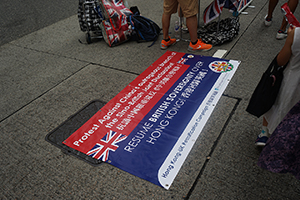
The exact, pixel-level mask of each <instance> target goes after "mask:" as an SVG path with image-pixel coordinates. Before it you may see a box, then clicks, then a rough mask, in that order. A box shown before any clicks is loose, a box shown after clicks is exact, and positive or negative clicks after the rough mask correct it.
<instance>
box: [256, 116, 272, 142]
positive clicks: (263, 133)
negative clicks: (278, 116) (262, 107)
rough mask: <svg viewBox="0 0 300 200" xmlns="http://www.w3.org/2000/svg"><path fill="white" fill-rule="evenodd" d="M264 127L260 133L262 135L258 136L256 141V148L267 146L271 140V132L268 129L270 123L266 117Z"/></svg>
mask: <svg viewBox="0 0 300 200" xmlns="http://www.w3.org/2000/svg"><path fill="white" fill-rule="evenodd" d="M262 125H263V127H262V130H261V132H260V134H259V135H258V136H257V139H256V141H255V145H256V146H265V145H266V142H267V141H268V138H269V130H268V128H267V126H268V122H267V120H266V118H265V117H263V124H262Z"/></svg>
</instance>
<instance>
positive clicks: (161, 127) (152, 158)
mask: <svg viewBox="0 0 300 200" xmlns="http://www.w3.org/2000/svg"><path fill="white" fill-rule="evenodd" d="M171 62H174V63H181V64H185V65H190V67H189V68H188V70H186V72H185V73H184V74H183V75H182V76H181V77H180V78H179V79H178V80H177V82H176V83H175V84H173V86H172V87H171V88H170V89H169V90H168V92H166V93H165V94H164V96H163V97H162V98H161V99H160V100H159V102H158V103H157V104H156V105H155V106H154V107H153V108H152V109H151V111H150V112H149V113H148V114H146V115H145V117H144V118H143V120H142V121H141V122H140V123H139V124H138V125H137V126H136V128H135V129H134V130H133V131H132V132H131V133H130V135H129V136H128V137H127V138H126V140H124V141H123V142H121V143H120V144H119V148H118V150H117V151H116V152H113V153H111V154H110V160H109V161H108V162H109V163H110V164H112V165H114V166H116V167H118V168H120V169H122V170H125V171H127V172H129V173H132V174H134V175H136V176H138V177H141V178H143V179H146V180H148V181H150V182H152V183H154V184H157V185H160V186H162V187H165V188H169V187H170V184H171V182H170V183H169V184H167V185H162V184H161V183H160V181H159V178H158V177H159V176H160V179H164V178H166V179H167V178H169V176H170V175H169V174H170V172H171V171H172V170H173V168H174V166H175V162H176V161H177V158H178V157H180V156H182V155H181V151H180V150H179V151H177V153H176V154H175V155H174V157H173V158H172V160H171V161H170V164H169V165H168V166H167V168H166V170H163V172H161V174H158V172H159V169H160V167H161V166H162V164H163V163H164V162H165V160H166V158H167V157H168V155H169V154H170V152H171V150H172V149H173V147H174V145H175V144H176V142H177V141H178V138H179V137H180V136H181V134H182V133H183V132H184V130H185V129H186V127H187V125H188V124H189V122H190V121H191V119H192V117H193V116H194V115H195V112H196V111H197V109H198V108H199V107H200V105H201V104H202V103H203V100H204V99H205V98H207V95H208V94H209V93H210V92H211V97H212V99H211V100H214V99H213V98H214V95H216V94H217V93H218V92H220V91H219V89H216V88H213V86H214V85H215V84H216V82H217V80H219V78H220V76H221V75H222V74H224V73H229V72H230V71H231V70H232V69H233V65H231V64H230V63H229V60H224V59H218V58H213V57H204V56H201V55H192V54H185V55H184V56H183V57H182V58H181V59H180V60H171ZM224 63H225V64H224ZM220 84H222V83H220ZM224 89H225V88H224ZM214 90H215V94H214ZM221 93H222V91H221ZM208 101H209V100H208ZM206 104H208V105H209V103H207V102H206ZM207 109H208V108H207ZM182 148H183V147H182ZM185 154H187V153H185ZM185 156H186V155H185ZM179 168H180V167H179ZM178 170H179V169H177V171H178ZM174 178H175V177H172V178H171V179H172V180H173V179H174Z"/></svg>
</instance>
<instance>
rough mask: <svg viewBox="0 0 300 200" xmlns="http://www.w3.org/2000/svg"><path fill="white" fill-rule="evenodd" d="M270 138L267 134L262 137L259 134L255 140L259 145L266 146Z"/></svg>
mask: <svg viewBox="0 0 300 200" xmlns="http://www.w3.org/2000/svg"><path fill="white" fill-rule="evenodd" d="M268 139H269V138H268V137H267V136H262V137H259V136H257V139H256V140H255V145H256V146H259V147H264V146H265V145H266V143H267V141H268Z"/></svg>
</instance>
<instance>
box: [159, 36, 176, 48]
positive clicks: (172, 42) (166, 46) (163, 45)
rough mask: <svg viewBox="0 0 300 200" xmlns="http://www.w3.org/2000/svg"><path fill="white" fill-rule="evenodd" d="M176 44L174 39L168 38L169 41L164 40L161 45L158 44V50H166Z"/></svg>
mask: <svg viewBox="0 0 300 200" xmlns="http://www.w3.org/2000/svg"><path fill="white" fill-rule="evenodd" d="M175 43H176V39H174V38H173V39H172V38H171V37H170V36H169V39H168V40H167V41H166V40H164V39H163V40H162V41H161V43H160V48H161V49H167V48H168V47H169V46H171V45H174V44H175Z"/></svg>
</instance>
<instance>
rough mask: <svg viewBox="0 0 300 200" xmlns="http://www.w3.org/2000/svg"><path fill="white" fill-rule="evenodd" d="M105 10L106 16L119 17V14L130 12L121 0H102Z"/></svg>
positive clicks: (128, 13)
mask: <svg viewBox="0 0 300 200" xmlns="http://www.w3.org/2000/svg"><path fill="white" fill-rule="evenodd" d="M102 3H103V5H104V7H105V10H106V12H107V15H108V16H106V18H118V17H119V18H120V16H121V15H126V16H128V15H130V14H132V12H131V11H130V10H129V9H128V8H127V7H125V5H124V3H123V0H102Z"/></svg>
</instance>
